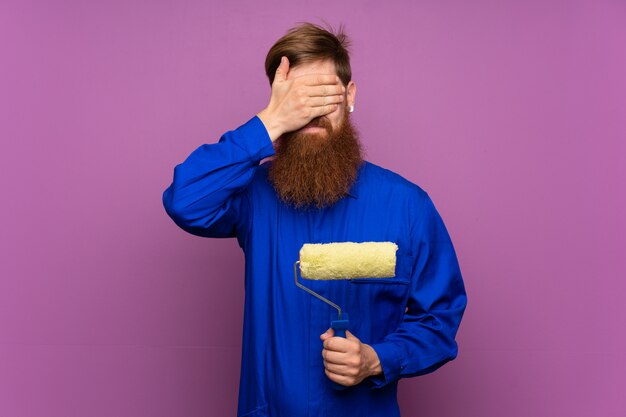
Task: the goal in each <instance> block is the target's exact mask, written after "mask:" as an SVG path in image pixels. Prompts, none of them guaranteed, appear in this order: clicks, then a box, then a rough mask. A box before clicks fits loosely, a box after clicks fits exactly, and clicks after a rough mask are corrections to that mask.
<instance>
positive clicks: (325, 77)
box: [296, 74, 341, 86]
mask: <svg viewBox="0 0 626 417" xmlns="http://www.w3.org/2000/svg"><path fill="white" fill-rule="evenodd" d="M296 78H303V79H304V85H307V86H315V85H334V84H340V83H341V79H340V78H339V77H338V76H336V75H332V74H307V75H303V76H302V77H296Z"/></svg>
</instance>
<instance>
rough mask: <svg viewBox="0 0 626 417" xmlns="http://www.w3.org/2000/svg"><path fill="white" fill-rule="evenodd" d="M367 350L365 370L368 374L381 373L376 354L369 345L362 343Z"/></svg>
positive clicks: (381, 369)
mask: <svg viewBox="0 0 626 417" xmlns="http://www.w3.org/2000/svg"><path fill="white" fill-rule="evenodd" d="M364 347H365V349H366V350H367V352H368V353H367V357H368V361H367V364H368V365H367V372H368V374H369V376H376V375H381V374H382V373H383V367H382V365H381V364H380V359H378V354H377V353H376V351H375V350H374V348H373V347H371V346H370V345H364Z"/></svg>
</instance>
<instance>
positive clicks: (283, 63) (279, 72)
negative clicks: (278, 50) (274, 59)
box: [274, 56, 289, 81]
mask: <svg viewBox="0 0 626 417" xmlns="http://www.w3.org/2000/svg"><path fill="white" fill-rule="evenodd" d="M288 73H289V58H287V57H286V56H283V57H281V58H280V64H279V65H278V68H276V74H275V75H274V81H276V80H278V81H285V80H286V79H287V74H288Z"/></svg>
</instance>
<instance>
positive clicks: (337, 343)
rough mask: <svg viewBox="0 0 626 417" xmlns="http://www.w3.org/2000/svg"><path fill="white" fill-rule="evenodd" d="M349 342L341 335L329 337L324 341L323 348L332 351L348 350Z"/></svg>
mask: <svg viewBox="0 0 626 417" xmlns="http://www.w3.org/2000/svg"><path fill="white" fill-rule="evenodd" d="M349 347H350V342H348V340H347V339H345V338H343V337H331V338H328V339H326V340H325V341H324V349H326V350H330V351H333V352H343V353H346V352H348V350H349Z"/></svg>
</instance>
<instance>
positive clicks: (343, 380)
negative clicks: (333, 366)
mask: <svg viewBox="0 0 626 417" xmlns="http://www.w3.org/2000/svg"><path fill="white" fill-rule="evenodd" d="M324 373H325V374H326V376H327V377H328V379H330V380H331V381H333V382H336V383H338V384H339V385H344V386H346V387H349V386H351V385H353V383H352V381H353V379H352V378H350V377H347V376H343V375H337V374H335V373H332V372H330V371H329V370H327V369H324Z"/></svg>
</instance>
